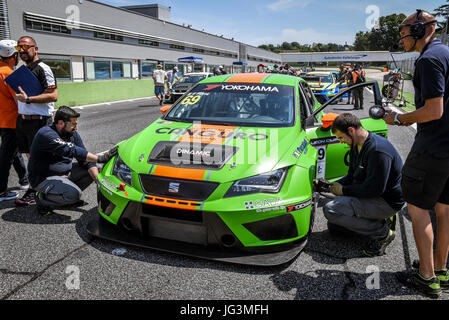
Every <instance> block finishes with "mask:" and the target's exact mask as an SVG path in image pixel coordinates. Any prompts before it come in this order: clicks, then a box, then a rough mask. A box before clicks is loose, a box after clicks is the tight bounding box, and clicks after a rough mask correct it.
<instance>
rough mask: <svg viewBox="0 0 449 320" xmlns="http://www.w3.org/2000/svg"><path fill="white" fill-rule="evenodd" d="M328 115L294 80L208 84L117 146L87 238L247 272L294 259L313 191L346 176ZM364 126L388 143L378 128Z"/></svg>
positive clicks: (252, 77) (225, 79)
mask: <svg viewBox="0 0 449 320" xmlns="http://www.w3.org/2000/svg"><path fill="white" fill-rule="evenodd" d="M371 84H372V83H371ZM366 85H369V84H368V83H365V84H363V86H366ZM375 88H376V90H375V95H376V102H378V99H379V97H380V93H378V91H379V90H378V87H377V83H376V84H375ZM336 98H338V96H337V97H336ZM380 99H381V98H380ZM330 102H332V100H331V101H329V103H330ZM379 103H380V102H379ZM326 106H327V104H325V105H320V104H319V103H318V101H317V100H316V98H315V97H314V95H313V93H312V92H311V91H310V88H309V87H308V86H307V84H306V82H305V81H304V80H303V79H301V78H298V77H291V76H287V75H279V74H260V73H259V74H258V73H254V74H237V75H223V76H218V77H213V78H208V79H205V80H203V81H201V82H200V83H198V84H197V85H196V86H194V87H193V88H192V89H191V90H190V91H189V92H187V93H186V94H185V95H184V96H183V97H181V99H179V100H178V101H177V102H176V104H174V105H173V106H170V107H168V108H165V109H168V110H164V114H163V116H162V117H161V118H160V119H158V120H156V121H155V122H153V123H152V124H151V125H150V126H148V127H147V128H146V129H144V130H143V131H141V132H140V133H138V134H137V135H135V136H134V137H131V138H130V139H128V140H126V141H123V142H121V143H119V145H118V146H119V148H118V155H117V156H116V157H114V158H113V159H111V161H110V162H109V163H107V164H106V165H105V166H104V168H103V169H102V171H101V173H100V175H99V177H98V181H99V183H98V211H99V215H97V216H96V217H95V219H93V220H92V221H90V222H89V224H88V231H89V233H90V234H91V235H94V236H97V237H100V238H104V239H109V240H112V241H117V242H120V243H125V244H131V245H137V246H142V247H147V248H153V249H157V250H162V251H167V252H175V253H181V254H185V255H189V256H195V257H201V258H206V259H212V260H218V261H227V262H232V263H239V264H249V265H263V266H271V265H279V264H283V263H286V262H288V261H290V260H292V259H293V258H295V257H296V256H297V255H298V254H299V253H300V251H301V250H302V248H303V247H304V246H305V244H306V241H307V238H308V236H309V234H310V232H311V230H312V226H313V220H314V214H315V211H316V206H317V194H315V193H314V191H313V180H314V179H315V178H317V177H324V178H327V179H329V180H332V179H336V178H338V177H341V176H343V175H345V174H346V173H347V169H348V167H347V166H346V165H345V156H346V154H347V153H348V151H349V149H348V147H347V146H346V145H343V144H340V143H339V141H338V139H336V138H335V137H334V136H332V133H331V131H329V129H328V128H327V129H323V127H322V126H323V123H321V120H322V117H323V115H324V112H323V110H324V109H325V108H326ZM323 121H324V120H323ZM362 123H363V125H364V127H365V128H366V129H368V130H370V131H373V132H376V133H378V134H383V135H386V133H387V127H386V125H385V122H384V121H382V120H373V119H371V118H366V119H363V120H362Z"/></svg>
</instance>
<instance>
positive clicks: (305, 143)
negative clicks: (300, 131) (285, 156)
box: [293, 139, 308, 158]
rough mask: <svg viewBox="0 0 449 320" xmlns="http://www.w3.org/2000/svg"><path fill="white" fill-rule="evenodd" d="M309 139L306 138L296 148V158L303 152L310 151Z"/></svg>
mask: <svg viewBox="0 0 449 320" xmlns="http://www.w3.org/2000/svg"><path fill="white" fill-rule="evenodd" d="M307 146H308V141H307V139H304V141H303V142H302V143H301V145H300V146H299V147H298V148H296V150H295V152H293V156H294V157H295V158H299V157H300V156H301V155H302V154H307V151H308V148H307Z"/></svg>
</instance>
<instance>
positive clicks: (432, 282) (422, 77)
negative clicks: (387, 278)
mask: <svg viewBox="0 0 449 320" xmlns="http://www.w3.org/2000/svg"><path fill="white" fill-rule="evenodd" d="M436 25H437V21H436V20H435V18H434V17H433V16H432V15H431V14H429V13H428V12H425V11H422V10H417V11H416V13H414V14H412V15H410V16H409V17H408V18H406V19H405V20H404V21H403V22H402V25H401V26H400V28H399V33H400V36H401V39H400V42H399V44H400V45H401V46H402V47H403V48H404V50H405V51H407V52H411V51H417V52H419V53H420V56H419V57H418V59H417V60H416V62H415V73H414V76H413V86H414V88H415V106H416V110H415V111H412V112H407V113H404V114H398V113H395V112H391V111H390V112H389V113H388V114H387V116H386V117H385V118H384V120H385V122H386V123H387V124H389V125H409V124H412V123H417V125H418V127H417V134H416V137H415V141H414V143H413V146H412V148H411V150H410V153H409V155H408V157H407V160H406V161H405V164H404V168H403V174H402V177H403V178H402V189H403V191H404V199H405V201H406V202H407V209H408V213H409V214H410V217H411V219H412V225H413V235H414V238H415V243H416V247H417V249H418V254H419V259H420V266H419V270H416V271H413V272H412V273H409V272H402V273H398V274H397V278H398V280H399V281H400V282H402V283H403V284H406V285H408V286H411V287H413V288H415V289H417V290H419V291H421V292H423V293H425V294H427V295H430V296H432V297H438V296H440V295H441V290H442V289H444V288H446V289H448V288H449V272H448V270H447V259H448V250H449V48H448V47H447V46H446V45H444V44H443V43H442V42H441V41H440V40H439V39H437V38H436V36H435V31H436ZM433 209H435V212H436V216H437V229H438V230H437V243H436V248H435V254H434V249H433V245H434V243H433V242H434V232H433V228H432V223H431V219H430V215H429V211H433Z"/></svg>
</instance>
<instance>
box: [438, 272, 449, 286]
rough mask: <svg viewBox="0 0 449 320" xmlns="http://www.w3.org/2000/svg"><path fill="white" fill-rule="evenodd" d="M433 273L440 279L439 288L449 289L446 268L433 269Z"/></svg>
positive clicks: (448, 274) (448, 276)
mask: <svg viewBox="0 0 449 320" xmlns="http://www.w3.org/2000/svg"><path fill="white" fill-rule="evenodd" d="M435 275H436V277H437V278H438V280H440V286H441V289H443V290H447V289H449V271H448V270H447V269H446V270H435Z"/></svg>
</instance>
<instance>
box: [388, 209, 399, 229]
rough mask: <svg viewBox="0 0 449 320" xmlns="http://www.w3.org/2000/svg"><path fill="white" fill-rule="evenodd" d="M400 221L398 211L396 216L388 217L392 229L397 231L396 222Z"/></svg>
mask: <svg viewBox="0 0 449 320" xmlns="http://www.w3.org/2000/svg"><path fill="white" fill-rule="evenodd" d="M397 221H398V214H397V213H396V214H395V215H394V216H392V217H390V218H388V219H387V225H388V228H390V230H393V231H396V224H397Z"/></svg>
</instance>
